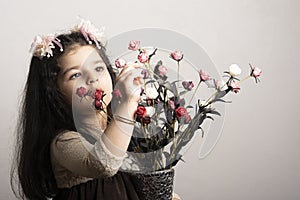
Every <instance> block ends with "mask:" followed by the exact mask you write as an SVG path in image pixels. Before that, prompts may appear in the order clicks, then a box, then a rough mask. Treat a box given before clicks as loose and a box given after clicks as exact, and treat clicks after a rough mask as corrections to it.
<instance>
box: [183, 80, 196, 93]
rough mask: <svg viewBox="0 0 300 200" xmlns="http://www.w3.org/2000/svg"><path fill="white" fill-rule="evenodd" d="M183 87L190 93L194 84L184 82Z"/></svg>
mask: <svg viewBox="0 0 300 200" xmlns="http://www.w3.org/2000/svg"><path fill="white" fill-rule="evenodd" d="M182 86H183V87H184V89H186V90H188V91H190V90H192V89H193V87H194V83H193V81H183V82H182Z"/></svg>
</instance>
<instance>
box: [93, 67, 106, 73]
mask: <svg viewBox="0 0 300 200" xmlns="http://www.w3.org/2000/svg"><path fill="white" fill-rule="evenodd" d="M104 69H105V68H104V67H102V66H99V67H96V68H95V70H96V72H102V71H104Z"/></svg>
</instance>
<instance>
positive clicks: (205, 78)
mask: <svg viewBox="0 0 300 200" xmlns="http://www.w3.org/2000/svg"><path fill="white" fill-rule="evenodd" d="M199 75H200V80H201V81H208V80H210V79H211V78H210V76H209V74H207V73H205V72H204V71H203V70H202V69H200V73H199Z"/></svg>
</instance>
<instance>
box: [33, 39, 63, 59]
mask: <svg viewBox="0 0 300 200" xmlns="http://www.w3.org/2000/svg"><path fill="white" fill-rule="evenodd" d="M54 44H56V45H57V46H58V47H59V48H60V51H63V47H62V45H61V44H60V40H59V39H58V38H56V37H55V36H54V35H53V34H49V35H43V36H40V35H37V36H35V38H34V41H33V42H32V44H31V48H30V50H29V51H30V52H31V53H32V54H33V55H34V56H36V57H38V58H40V59H42V58H43V57H44V56H47V57H48V58H49V57H50V56H53V52H52V49H54V48H55V45H54Z"/></svg>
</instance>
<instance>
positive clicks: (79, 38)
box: [10, 32, 116, 200]
mask: <svg viewBox="0 0 300 200" xmlns="http://www.w3.org/2000/svg"><path fill="white" fill-rule="evenodd" d="M57 38H58V39H59V40H60V43H61V44H62V46H63V49H64V51H63V52H61V51H60V48H59V47H58V46H55V48H54V49H53V56H51V57H49V58H48V57H43V58H42V59H40V58H38V57H36V56H33V57H32V59H31V63H30V69H29V73H28V78H27V82H26V85H25V88H24V93H23V98H22V101H21V107H20V109H21V110H20V115H19V121H18V126H17V136H16V148H15V157H14V162H13V165H12V168H11V178H10V182H11V187H12V189H13V192H14V194H15V196H16V197H19V198H22V199H24V198H27V199H39V200H40V199H42V200H43V199H45V200H46V199H47V198H46V197H49V198H51V197H54V196H55V193H56V192H57V185H56V181H55V178H54V174H53V171H52V167H51V160H50V143H51V141H52V139H53V138H54V137H55V136H56V135H57V134H58V133H59V132H60V131H62V130H73V131H76V127H75V125H74V121H73V116H72V110H71V108H70V106H68V105H67V103H66V102H65V100H64V98H63V95H62V94H61V93H60V92H59V90H58V88H57V75H58V73H59V71H60V67H59V66H58V60H59V58H60V57H61V56H62V55H63V54H64V53H66V52H68V51H69V50H70V49H72V48H73V47H74V46H75V45H80V46H84V45H93V46H94V47H95V48H96V45H95V44H94V43H93V44H89V43H88V42H87V41H86V40H85V38H84V36H83V35H82V34H81V33H80V32H72V33H69V34H62V35H60V36H58V37H57ZM100 45H101V49H98V48H96V49H98V52H99V55H100V56H101V58H102V59H103V61H104V62H105V64H106V66H107V68H108V70H109V72H110V75H111V78H112V84H113V85H115V79H116V75H115V73H114V71H113V68H112V66H111V64H110V61H109V58H108V57H107V55H106V52H105V48H104V46H103V45H102V44H101V43H100ZM107 112H108V114H109V115H111V108H110V105H109V106H108V108H107Z"/></svg>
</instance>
